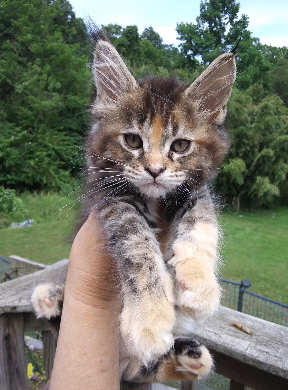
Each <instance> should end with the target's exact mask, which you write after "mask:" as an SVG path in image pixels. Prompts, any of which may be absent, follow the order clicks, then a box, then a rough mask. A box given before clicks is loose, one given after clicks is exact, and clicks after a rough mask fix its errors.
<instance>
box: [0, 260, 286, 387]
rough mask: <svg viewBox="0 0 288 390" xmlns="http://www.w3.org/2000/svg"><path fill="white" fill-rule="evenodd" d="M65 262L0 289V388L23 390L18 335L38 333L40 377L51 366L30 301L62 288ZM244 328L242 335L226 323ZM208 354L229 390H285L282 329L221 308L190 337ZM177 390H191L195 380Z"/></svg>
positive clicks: (50, 351)
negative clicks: (37, 293)
mask: <svg viewBox="0 0 288 390" xmlns="http://www.w3.org/2000/svg"><path fill="white" fill-rule="evenodd" d="M67 266H68V261H64V262H61V263H60V264H56V265H55V266H51V267H47V268H46V269H44V270H41V271H38V272H34V273H33V274H30V275H26V276H23V277H20V278H18V279H16V280H13V281H9V282H6V283H3V284H1V285H0V389H1V390H28V381H27V363H26V357H25V345H24V331H26V330H36V329H37V330H42V331H43V347H44V360H45V370H46V374H47V375H48V376H49V375H50V373H51V370H52V366H53V358H54V353H55V341H54V339H53V337H52V335H51V334H50V332H49V330H48V328H47V325H46V323H45V322H43V321H40V320H36V319H35V317H34V314H33V313H32V307H31V304H30V296H31V293H32V291H33V289H34V287H35V286H37V285H38V284H41V283H47V282H51V281H53V282H55V283H58V284H63V283H64V282H65V278H66V273H67ZM235 321H238V322H240V323H242V324H243V325H246V326H248V327H249V328H251V329H252V330H253V332H254V335H253V336H251V335H248V334H246V333H244V332H242V331H241V330H239V329H237V328H236V327H234V326H232V323H233V322H235ZM192 337H195V338H196V339H197V340H199V341H200V342H202V343H203V344H204V345H206V346H207V347H208V348H209V349H210V351H211V352H212V354H213V357H214V361H215V371H216V372H217V373H219V374H221V375H223V376H225V377H227V378H230V379H231V387H230V388H231V390H236V389H237V390H244V389H245V387H246V386H247V387H249V388H251V389H255V390H284V389H285V390H287V389H288V328H286V327H283V326H280V325H276V324H273V323H271V322H267V321H264V320H261V319H259V318H255V317H251V316H248V315H246V314H243V313H239V312H236V311H234V310H231V309H227V308H224V307H221V308H220V309H219V311H218V312H217V313H216V314H215V315H214V316H213V317H211V318H209V319H208V320H206V321H204V322H203V323H202V324H201V325H199V326H198V328H197V330H196V331H195V334H194V335H192ZM181 386H182V387H181V388H182V389H183V390H192V389H193V390H196V389H197V388H198V383H197V381H193V382H184V381H183V383H182V385H181Z"/></svg>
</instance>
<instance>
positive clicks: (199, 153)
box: [89, 79, 228, 198]
mask: <svg viewBox="0 0 288 390" xmlns="http://www.w3.org/2000/svg"><path fill="white" fill-rule="evenodd" d="M157 82H158V83H159V84H161V83H162V84H163V83H164V84H165V82H164V81H163V80H162V81H159V80H156V79H148V80H146V81H144V82H143V85H140V86H139V89H138V90H137V93H130V94H127V95H125V96H123V98H122V100H121V102H120V103H119V104H118V105H116V106H115V107H113V109H110V110H109V112H107V113H106V117H105V118H102V119H98V120H97V119H96V123H95V125H94V133H93V130H92V135H91V142H89V144H90V147H91V151H92V152H93V154H95V155H99V156H103V157H105V158H110V159H113V160H116V161H118V162H119V163H121V164H124V165H121V170H123V174H124V175H125V177H126V178H127V179H128V180H129V181H130V182H131V183H132V184H133V185H134V186H135V187H137V188H138V189H139V191H140V192H141V193H142V194H144V195H147V196H149V197H153V198H158V197H163V196H165V195H166V194H167V193H169V192H172V191H174V190H175V189H176V188H177V187H179V186H180V185H181V184H183V183H186V184H187V189H188V188H189V189H191V188H195V189H196V188H197V187H198V186H199V185H201V184H203V181H205V180H207V179H208V178H210V177H211V176H212V175H213V174H214V172H215V168H216V166H217V165H218V164H219V163H220V162H221V161H222V159H223V157H224V155H225V153H226V151H227V148H228V139H227V136H226V134H225V132H223V131H221V130H217V131H216V133H215V129H214V128H213V126H212V125H211V124H209V123H207V122H205V121H203V120H201V119H200V118H198V117H197V113H196V112H195V110H196V108H195V107H193V105H191V104H188V105H187V101H186V100H187V99H186V98H185V96H184V90H185V87H184V85H183V84H182V83H179V81H177V80H170V85H169V87H170V88H171V89H172V91H171V92H172V93H171V94H170V98H169V99H170V100H169V99H168V95H167V97H166V98H165V99H163V98H161V97H159V96H155V94H153V90H155V89H156V85H155V83H157ZM148 83H149V84H148ZM151 83H152V85H151ZM166 86H167V85H166ZM163 87H164V86H163ZM157 88H158V87H157ZM92 160H93V157H92ZM92 164H93V166H95V164H96V161H94V162H91V163H90V165H92Z"/></svg>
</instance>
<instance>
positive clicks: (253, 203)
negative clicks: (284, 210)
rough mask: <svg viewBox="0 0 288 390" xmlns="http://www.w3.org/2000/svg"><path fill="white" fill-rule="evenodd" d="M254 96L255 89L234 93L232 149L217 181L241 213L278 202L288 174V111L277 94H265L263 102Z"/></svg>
mask: <svg viewBox="0 0 288 390" xmlns="http://www.w3.org/2000/svg"><path fill="white" fill-rule="evenodd" d="M262 88H263V87H262ZM257 90H258V91H259V90H260V87H259V86H258V87H257ZM254 95H255V91H254V89H253V87H252V88H250V89H249V90H248V91H246V92H245V93H244V92H242V91H240V90H237V89H235V90H234V91H233V93H232V96H231V99H230V102H229V107H228V119H227V125H226V127H227V129H228V131H229V133H230V136H231V148H230V151H229V154H228V156H227V158H226V160H225V161H224V164H223V166H222V167H221V170H220V173H219V176H218V178H217V180H216V187H217V190H218V191H220V192H221V193H222V195H223V196H224V197H225V199H226V201H227V202H228V203H229V204H232V203H234V204H235V206H236V208H237V209H238V210H239V208H240V204H242V206H244V207H248V208H255V207H261V206H265V207H267V206H270V205H271V204H273V203H275V201H276V200H277V198H278V197H279V196H280V195H281V188H282V186H283V183H285V182H286V178H287V173H288V110H287V108H286V107H285V106H284V105H283V102H282V101H281V99H280V98H279V96H277V95H274V94H271V93H269V94H266V96H265V93H262V96H264V97H263V99H262V100H261V101H260V102H258V101H256V102H255V101H254V100H253V96H254Z"/></svg>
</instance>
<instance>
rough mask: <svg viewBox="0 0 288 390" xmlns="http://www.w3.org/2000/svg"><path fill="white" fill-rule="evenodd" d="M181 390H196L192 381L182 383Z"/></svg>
mask: <svg viewBox="0 0 288 390" xmlns="http://www.w3.org/2000/svg"><path fill="white" fill-rule="evenodd" d="M181 390H194V389H193V387H192V381H181Z"/></svg>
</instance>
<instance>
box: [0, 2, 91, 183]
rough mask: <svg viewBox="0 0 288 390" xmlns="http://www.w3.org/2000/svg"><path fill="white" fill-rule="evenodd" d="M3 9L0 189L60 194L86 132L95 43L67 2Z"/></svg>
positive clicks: (15, 4) (0, 34)
mask: <svg viewBox="0 0 288 390" xmlns="http://www.w3.org/2000/svg"><path fill="white" fill-rule="evenodd" d="M0 10H1V12H0V39H1V40H0V101H1V102H0V129H1V130H0V132H1V147H0V185H1V184H3V185H4V186H6V187H7V186H8V187H10V188H15V189H17V190H25V189H30V190H31V189H33V190H34V189H36V190H37V189H41V190H43V189H46V190H48V189H59V188H60V187H61V186H62V185H63V184H64V183H66V182H68V181H69V179H70V173H71V172H72V173H73V168H72V167H71V165H74V164H71V163H70V161H71V158H72V155H73V153H76V152H77V151H78V147H77V145H81V144H82V139H83V135H84V133H85V130H86V123H87V109H86V107H87V105H88V104H89V89H90V86H89V83H90V79H91V76H90V72H89V70H88V68H87V66H86V63H87V61H88V56H87V55H85V54H84V53H87V52H91V49H92V45H91V40H90V37H89V35H88V34H87V31H86V28H85V25H84V23H83V21H82V20H81V19H77V18H76V17H75V14H74V13H73V11H72V7H71V5H70V4H69V2H68V1H65V0H54V1H51V0H30V1H22V0H9V1H8V0H2V2H1V5H0ZM78 152H79V151H78ZM77 164H78V163H76V166H77ZM69 165H70V167H69ZM78 165H79V164H78Z"/></svg>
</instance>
